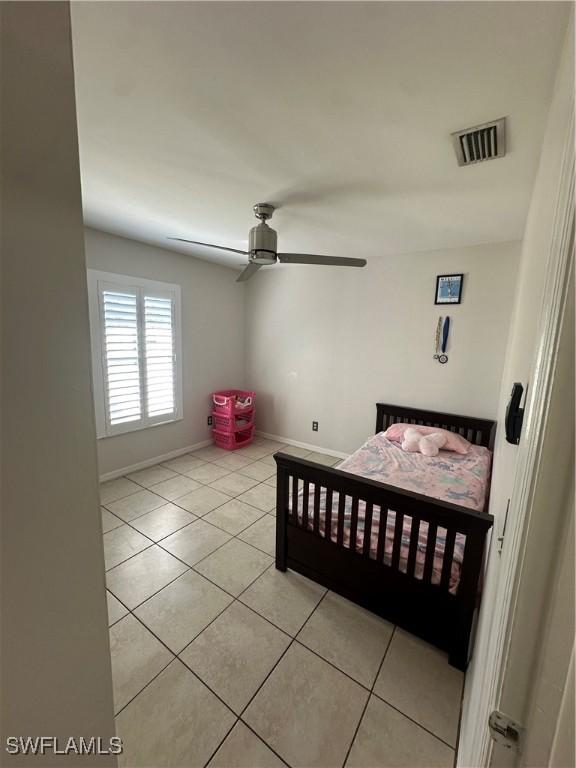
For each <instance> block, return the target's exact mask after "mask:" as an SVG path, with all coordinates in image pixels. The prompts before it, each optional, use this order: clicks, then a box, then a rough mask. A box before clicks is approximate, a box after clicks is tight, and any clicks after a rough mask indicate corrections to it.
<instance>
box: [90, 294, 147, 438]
mask: <svg viewBox="0 0 576 768" xmlns="http://www.w3.org/2000/svg"><path fill="white" fill-rule="evenodd" d="M100 312H101V317H102V332H103V336H104V338H103V342H104V343H103V358H104V359H103V363H104V386H105V390H106V406H107V407H106V411H107V414H108V421H109V423H110V425H111V426H116V425H117V424H126V423H127V422H132V421H140V419H141V418H142V388H141V383H140V349H139V339H138V294H137V292H136V291H134V292H128V291H123V292H120V291H118V290H114V289H112V288H109V289H104V290H103V291H102V292H101V299H100Z"/></svg>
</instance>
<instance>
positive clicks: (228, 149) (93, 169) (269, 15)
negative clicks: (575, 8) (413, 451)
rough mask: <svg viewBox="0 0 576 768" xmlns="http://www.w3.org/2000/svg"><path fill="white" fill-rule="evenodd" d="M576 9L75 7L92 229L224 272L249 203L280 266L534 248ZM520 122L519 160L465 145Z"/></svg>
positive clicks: (515, 129) (515, 140) (509, 5)
mask: <svg viewBox="0 0 576 768" xmlns="http://www.w3.org/2000/svg"><path fill="white" fill-rule="evenodd" d="M566 12H567V4H566V3H554V2H542V3H540V2H526V3H524V2H495V3H490V2H478V3H475V2H447V3H441V2H424V3H419V2H369V3H362V2H351V3H348V2H319V3H316V2H286V3H285V2H254V3H249V2H232V3H227V2H206V3H203V2H176V3H171V2H126V3H124V2H110V3H108V2H79V3H78V2H77V3H74V4H73V13H72V19H73V37H74V58H75V71H76V90H77V103H78V115H79V137H80V156H81V166H82V186H83V195H84V207H85V218H86V222H87V223H88V224H89V225H91V226H94V227H98V228H101V229H104V230H107V231H109V232H114V233H117V234H121V235H125V236H127V237H132V238H135V239H138V240H143V241H145V242H149V243H153V244H157V245H161V246H164V247H168V248H173V249H174V250H183V251H185V252H188V253H191V254H193V255H195V256H198V257H200V258H205V259H213V260H214V261H218V262H220V263H223V264H230V265H235V264H240V263H243V262H244V258H243V257H242V256H236V255H233V254H230V255H226V254H225V253H223V252H218V251H213V250H208V249H203V248H198V247H196V246H190V247H187V246H182V247H179V246H176V245H174V244H172V243H170V241H167V240H166V237H167V236H169V235H175V236H181V237H189V238H192V239H195V240H204V241H208V242H213V243H220V244H222V245H228V246H230V247H233V248H245V246H246V243H247V235H248V229H249V228H250V227H251V226H252V225H253V224H255V223H256V221H255V219H254V218H253V216H252V205H253V203H256V202H264V201H267V202H273V203H275V204H277V205H278V206H279V210H278V211H277V212H276V214H275V216H274V219H273V222H272V226H274V227H275V228H276V229H277V231H278V236H279V244H278V247H279V250H282V251H307V252H310V253H324V254H331V255H337V256H360V257H368V258H369V257H377V256H380V255H386V254H399V253H409V252H414V251H423V250H434V249H440V248H450V247H458V246H463V245H474V244H478V243H486V242H498V241H506V240H513V239H518V238H521V237H522V235H523V230H524V222H525V217H526V212H527V207H528V203H529V199H530V193H531V189H532V185H533V181H534V176H535V173H536V168H537V162H538V157H539V151H540V145H541V141H542V136H543V132H544V125H545V120H546V111H547V106H548V103H549V101H550V97H551V91H552V86H553V81H554V74H555V69H556V64H557V59H558V54H559V51H560V47H561V43H562V37H563V34H564V30H565V24H566V18H567V15H566ZM502 116H506V117H507V118H508V154H507V156H506V157H505V158H504V159H501V160H494V161H490V162H487V163H482V164H479V165H475V166H471V167H467V168H459V167H458V166H457V164H456V159H455V156H454V152H453V149H452V145H451V140H450V132H451V131H455V130H458V129H461V128H466V127H469V126H473V125H475V124H478V123H482V122H485V121H487V120H491V119H492V118H499V117H502Z"/></svg>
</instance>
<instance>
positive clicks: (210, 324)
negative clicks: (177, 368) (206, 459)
mask: <svg viewBox="0 0 576 768" xmlns="http://www.w3.org/2000/svg"><path fill="white" fill-rule="evenodd" d="M85 232H86V234H85V241H86V260H87V264H88V267H89V268H91V269H101V270H104V271H107V272H116V273H118V274H124V275H133V276H136V277H145V278H149V279H151V280H162V281H164V282H167V283H177V284H178V285H180V286H181V287H182V356H183V367H182V379H183V387H182V389H183V402H184V417H183V419H182V420H181V421H177V422H173V423H171V424H165V425H161V426H157V427H151V428H150V429H145V430H139V431H137V432H129V433H127V434H124V435H116V436H114V437H104V438H102V439H100V440H98V460H99V467H100V473H101V474H106V473H108V472H113V471H116V470H119V469H122V468H123V467H128V466H133V465H134V464H138V463H140V462H143V461H146V460H149V459H153V458H155V457H156V456H161V455H163V454H165V453H170V452H171V451H176V450H178V449H181V448H186V447H187V446H190V445H194V444H196V443H198V442H200V441H202V440H207V439H208V438H210V436H211V433H210V428H209V427H208V426H207V421H206V419H207V416H208V415H209V413H210V401H209V397H208V396H209V394H210V392H212V391H213V390H215V389H225V388H228V387H242V386H243V385H244V289H243V287H242V285H240V284H237V283H236V282H235V280H236V278H237V276H238V272H237V271H235V270H232V269H228V268H226V267H221V266H218V265H215V264H209V263H207V262H205V261H200V260H198V259H194V258H192V257H190V256H185V255H183V254H179V253H175V252H174V251H165V250H162V249H161V248H155V247H152V246H149V245H144V244H143V243H139V242H136V241H135V240H128V239H126V238H123V237H115V236H114V235H109V234H107V233H104V232H99V231H97V230H94V229H86V230H85Z"/></svg>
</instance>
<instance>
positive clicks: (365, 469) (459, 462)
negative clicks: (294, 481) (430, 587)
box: [298, 432, 492, 594]
mask: <svg viewBox="0 0 576 768" xmlns="http://www.w3.org/2000/svg"><path fill="white" fill-rule="evenodd" d="M491 458H492V454H491V452H490V451H489V450H488V449H487V448H484V447H482V446H477V445H473V446H472V447H471V448H470V451H469V452H468V453H467V454H465V455H463V454H457V453H453V452H449V451H440V453H439V454H438V456H434V457H430V456H428V457H427V456H423V455H422V454H420V453H407V452H405V451H403V450H402V448H401V447H400V446H399V445H398V444H397V443H392V442H391V441H390V440H387V439H386V438H385V437H384V433H383V432H381V433H379V434H377V435H374V436H373V437H371V438H370V439H369V440H367V441H366V442H365V443H364V445H363V446H362V447H361V448H359V449H358V450H357V451H356V452H355V453H353V454H352V456H349V457H348V458H347V459H345V460H344V461H343V462H342V463H341V464H339V465H338V466H337V469H341V470H343V471H345V472H350V473H351V474H355V475H360V476H361V477H366V478H369V479H371V480H376V481H378V482H381V483H387V484H388V485H393V486H395V487H397V488H403V489H405V490H408V491H414V492H416V493H420V494H423V495H425V496H429V497H432V498H435V499H439V500H441V501H449V502H452V503H453V504H459V505H460V506H463V507H468V508H469V509H473V510H476V511H482V510H483V509H484V501H485V498H486V492H487V488H488V483H489V479H490V465H491ZM302 490H303V489H302V488H300V489H299V493H298V518H299V520H300V523H301V524H303V520H302V498H303V496H302ZM338 496H339V494H338V493H336V492H334V494H333V497H332V505H331V509H332V517H331V526H330V527H331V530H330V532H328V536H329V538H330V539H331V540H332V541H336V537H337V529H338V519H337V514H338V506H339V498H338ZM313 508H314V488H313V486H312V485H311V486H310V490H309V501H308V511H309V512H308V514H309V519H308V525H307V527H308V529H309V530H312V528H313V520H312V510H313ZM351 511H352V500H351V498H350V497H348V496H347V497H346V499H345V505H344V541H343V546H344V547H347V548H349V547H350V527H351ZM365 511H366V508H365V504H364V503H363V502H362V501H360V503H359V505H358V526H357V532H356V551H357V552H362V550H363V547H364V536H365V535H366V532H365ZM325 515H326V490H325V489H323V490H322V492H321V498H320V521H319V528H320V535H321V536H326V535H327V533H326V530H325V527H326V526H325ZM384 518H385V519H386V523H385V525H386V536H385V546H384V553H383V557H384V560H383V562H384V564H386V565H390V564H391V562H392V549H393V542H394V531H395V525H396V513H395V512H394V511H393V510H381V509H379V508H378V507H377V506H375V507H374V509H373V514H372V525H371V530H370V532H369V535H370V547H369V556H370V557H371V558H373V559H376V554H377V545H378V534H379V530H380V521H381V519H382V520H383V519H384ZM411 531H412V518H411V517H410V516H408V515H405V516H404V521H403V530H402V540H401V548H400V560H399V565H398V567H399V570H400V571H402V572H404V573H406V569H407V562H408V551H409V546H410V538H411ZM427 538H428V523H427V522H425V521H424V520H422V521H420V529H419V532H418V546H417V551H416V562H415V568H414V577H415V578H417V579H421V578H422V576H423V571H424V562H425V558H426V547H427ZM465 543H466V537H465V535H464V534H460V533H459V534H457V535H456V541H455V544H454V554H453V556H452V565H451V569H450V581H449V591H450V592H451V593H452V594H455V593H456V591H457V589H458V583H459V580H460V567H461V564H462V559H463V556H464V546H465ZM445 544H446V529H445V528H442V527H439V528H438V530H437V533H436V539H435V544H434V559H433V565H432V576H431V580H432V583H433V584H439V583H440V577H441V574H442V566H443V561H444V548H445Z"/></svg>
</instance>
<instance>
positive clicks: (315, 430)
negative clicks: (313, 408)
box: [312, 421, 318, 432]
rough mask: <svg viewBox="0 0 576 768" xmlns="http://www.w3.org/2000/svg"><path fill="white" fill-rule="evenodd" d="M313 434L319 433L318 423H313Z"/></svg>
mask: <svg viewBox="0 0 576 768" xmlns="http://www.w3.org/2000/svg"><path fill="white" fill-rule="evenodd" d="M312 432H318V422H317V421H313V422H312Z"/></svg>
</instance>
